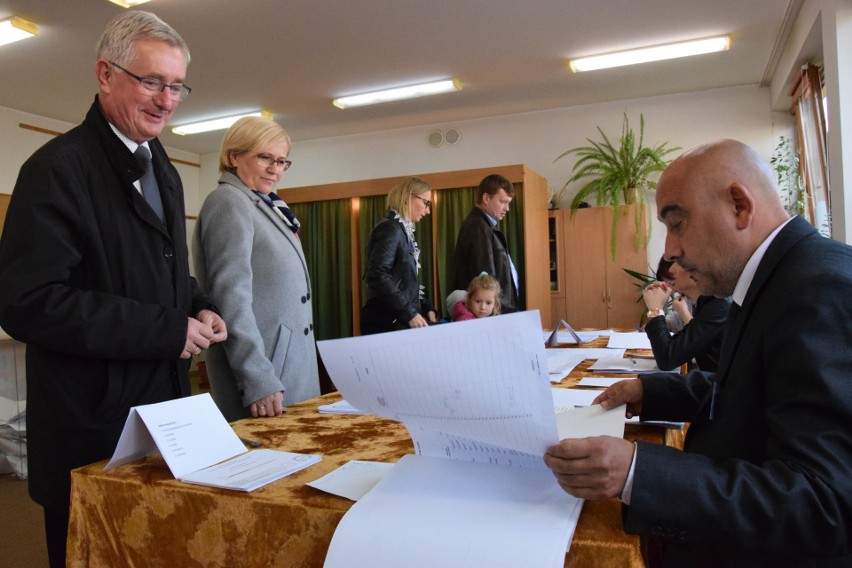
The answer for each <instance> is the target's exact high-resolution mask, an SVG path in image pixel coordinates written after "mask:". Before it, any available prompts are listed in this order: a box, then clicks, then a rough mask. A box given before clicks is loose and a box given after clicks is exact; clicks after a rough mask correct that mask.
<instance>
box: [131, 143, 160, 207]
mask: <svg viewBox="0 0 852 568" xmlns="http://www.w3.org/2000/svg"><path fill="white" fill-rule="evenodd" d="M133 155H134V156H136V159H137V160H138V161H139V163H140V164H141V165H142V167H144V168H145V173H144V174H142V177H141V178H140V179H139V183H140V184H141V185H142V196H143V197H144V198H145V201H147V202H148V205H150V206H151V209H153V210H154V213H156V214H157V217H159V218H160V221H162V220H163V201H162V199H160V188H159V187H158V186H157V178H156V177H155V176H154V165H153V163H152V162H151V152H149V151H148V148H146V147H145V146H141V145H140V146H139V147H138V148H136V152H134V154H133Z"/></svg>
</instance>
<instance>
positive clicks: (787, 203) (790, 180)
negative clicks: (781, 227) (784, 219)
mask: <svg viewBox="0 0 852 568" xmlns="http://www.w3.org/2000/svg"><path fill="white" fill-rule="evenodd" d="M769 164H770V165H771V166H772V169H774V170H775V177H776V178H777V180H778V188H779V189H780V190H781V196H782V199H783V201H784V209H786V210H787V213H789V214H790V215H801V214H803V213H804V211H805V183H804V180H802V176H801V175H800V174H799V152H798V150H797V149H796V147H795V145H794V144H793V139H792V138H787V137H786V136H781V138H779V139H778V145H777V146H776V147H775V151H774V152H773V153H772V158H770V159H769Z"/></svg>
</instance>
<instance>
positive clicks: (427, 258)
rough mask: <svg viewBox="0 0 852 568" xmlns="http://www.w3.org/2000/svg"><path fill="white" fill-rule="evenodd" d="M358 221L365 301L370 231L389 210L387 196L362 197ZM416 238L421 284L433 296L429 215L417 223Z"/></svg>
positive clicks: (430, 222) (430, 221)
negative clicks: (365, 278) (364, 281)
mask: <svg viewBox="0 0 852 568" xmlns="http://www.w3.org/2000/svg"><path fill="white" fill-rule="evenodd" d="M359 211H360V214H359V221H358V234H359V236H360V238H361V272H360V274H361V280H362V287H361V290H362V292H361V295H362V298H361V303H362V304H363V303H364V298H363V296H364V295H365V294H366V284H364V283H363V279H364V269H365V267H366V265H367V242H368V241H369V240H370V233H371V232H372V231H373V227H375V226H376V225H377V224H378V223H379V221H381V220H382V219H383V218H384V216H385V213H386V212H387V196H386V195H376V196H372V197H362V198H361V208H360V210H359ZM414 238H415V240H416V241H417V246H418V247H419V248H420V274H418V280H419V282H420V284H421V285H423V286H425V287H426V295H427V296H429V297H430V298H433V301H434V296H435V294H434V292H435V291H434V290H432V276H433V274H434V272H433V270H432V219H431V217H429V216H428V215H427V216H426V217H424V218H423V219H422V220H421V221H420V222H419V223H417V226H416V229H415V231H414Z"/></svg>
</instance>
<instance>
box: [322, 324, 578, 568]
mask: <svg viewBox="0 0 852 568" xmlns="http://www.w3.org/2000/svg"><path fill="white" fill-rule="evenodd" d="M501 317H503V316H501ZM483 319H486V318H483ZM487 319H499V318H487ZM452 325H457V324H456V323H454V324H452ZM412 488H417V490H416V491H413V490H412ZM582 503H583V502H582V501H581V500H579V499H577V498H575V497H572V496H570V495H568V494H567V493H565V492H564V491H563V490H562V489H560V488H559V485H558V484H557V483H556V480H555V478H554V477H553V474H552V473H551V472H550V470H549V469H547V468H536V469H527V468H511V467H496V466H489V465H486V464H479V463H471V462H463V461H455V460H446V459H442V458H433V457H428V456H413V455H406V456H403V458H402V459H401V460H400V461H399V463H397V464H396V465H395V466H394V468H393V469H392V470H391V472H390V473H389V474H388V475H387V476H386V477H385V478H384V479H383V480H382V481H380V482H379V483H378V484H376V486H375V487H374V488H373V489H372V490H371V491H370V492H369V493H367V495H366V496H364V497H363V498H362V499H361V500H359V501H358V502H357V503H356V504H355V505H353V506H352V508H351V509H350V510H349V512H347V513H346V515H345V516H344V517H343V519H342V520H341V521H340V524H339V525H338V526H337V530H336V531H335V533H334V537H333V538H332V540H331V545H330V546H329V549H328V554H327V556H326V559H325V566H326V567H327V568H334V567H338V566H341V567H346V568H361V567H364V568H366V567H370V568H373V567H383V566H386V567H397V566H406V567H407V568H421V567H422V568H432V567H434V566H442V567H447V568H453V567H459V568H462V567H463V568H468V567H470V566H494V567H507V568H508V567H512V568H514V567H517V566H540V567H552V568H557V567H561V566H563V565H564V562H565V552H566V550H567V549H568V545H569V543H570V541H571V538H572V537H573V531H574V528H575V527H576V524H577V519H578V518H579V515H580V510H581V508H582ZM367 523H368V524H369V530H366V531H362V530H359V529H361V528H362V527H363V526H364V525H365V524H367ZM412 535H416V536H417V540H418V543H419V544H422V546H418V548H417V550H412V548H411V537H412ZM473 542H475V543H476V546H472V545H471V543H473Z"/></svg>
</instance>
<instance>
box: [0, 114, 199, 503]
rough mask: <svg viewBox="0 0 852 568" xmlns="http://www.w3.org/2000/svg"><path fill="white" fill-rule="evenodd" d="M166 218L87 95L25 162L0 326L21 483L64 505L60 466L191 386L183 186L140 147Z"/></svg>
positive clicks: (102, 452) (3, 249) (9, 230)
mask: <svg viewBox="0 0 852 568" xmlns="http://www.w3.org/2000/svg"><path fill="white" fill-rule="evenodd" d="M149 146H150V148H151V151H152V154H153V161H154V169H155V172H156V174H157V181H158V183H159V186H160V193H161V196H162V200H163V209H164V211H165V226H164V225H163V223H162V222H160V220H159V219H158V218H157V216H156V215H155V214H154V212H153V210H151V208H150V207H149V206H148V204H147V203H146V202H145V200H144V198H143V197H142V196H141V195H140V194H139V192H138V191H137V190H136V189H135V187H134V186H133V182H134V180H137V179H139V178H140V177H141V176H142V168H141V166H140V165H139V164H138V162H137V161H136V159H135V158H134V157H133V154H131V153H130V151H129V150H128V149H127V147H126V146H125V145H124V143H123V142H121V141H120V140H119V139H118V137H117V136H116V135H115V134H114V133H113V132H112V130H111V129H110V127H109V124H108V123H107V122H106V119H105V118H104V116H103V114H102V113H101V111H100V108H99V107H98V103H97V99H96V100H95V103H94V104H93V105H92V107H91V109H90V110H89V112H88V114H87V116H86V119H85V121H84V122H83V123H82V124H81V125H80V126H78V127H76V128H74V129H72V130H71V131H69V132H68V133H66V134H63V135H61V136H59V137H57V138H55V139H53V140H51V141H50V142H48V143H47V144H45V145H44V146H43V147H42V148H40V149H39V150H38V151H36V153H35V154H33V155H32V157H30V159H29V160H27V162H26V163H25V164H24V165H23V167H22V168H21V171H20V175H19V176H18V181H17V183H16V185H15V190H14V192H13V193H12V199H11V203H10V204H9V212H8V216H7V219H6V225H5V228H4V231H3V237H2V241H0V325H2V327H3V328H4V329H5V330H6V331H8V333H9V334H10V335H11V336H12V337H15V338H16V339H19V340H20V341H23V342H25V343H26V344H27V395H28V400H27V445H28V454H29V455H28V459H29V476H30V478H29V490H30V494H31V495H32V497H33V499H34V500H36V501H37V502H38V503H40V504H42V505H44V506H46V507H48V508H53V509H60V508H65V507H67V506H68V500H69V488H70V475H69V472H70V470H71V469H72V468H74V467H77V466H81V465H84V464H87V463H91V462H93V461H97V460H101V459H104V458H107V457H109V456H110V455H111V454H112V452H113V451H114V449H115V444H116V442H117V440H118V436H119V435H120V433H121V430H122V428H123V426H124V421H125V419H126V417H127V415H128V411H129V409H130V407H131V406H134V405H139V404H147V403H153V402H160V401H163V400H167V399H172V398H175V397H178V396H183V395H188V394H189V393H190V389H189V381H188V378H187V371H188V361H181V360H179V356H180V353H181V351H183V348H184V343H185V340H186V327H187V321H186V318H187V316H188V315H190V314H195V313H197V312H198V310H200V309H201V308H203V307H207V305H208V302H207V300H206V298H205V297H203V296H202V295H201V294H200V293H199V291H198V289H197V287H196V286H195V283H194V281H193V280H191V278H190V276H189V265H188V262H187V256H188V255H187V246H186V235H185V220H184V204H183V189H182V186H181V182H180V178H179V177H178V174H177V171H176V170H175V169H174V167H173V166H172V165H171V164H170V163H169V160H168V157H167V156H166V153H165V151H164V150H163V147H162V146H161V145H160V143H159V142H158V141H157V140H152V141H150V142H149Z"/></svg>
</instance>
